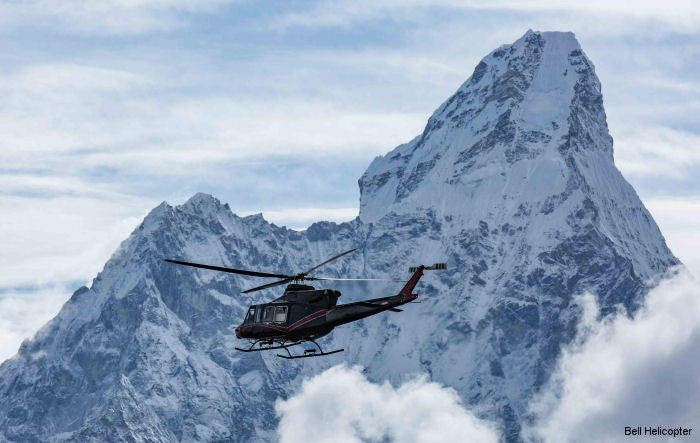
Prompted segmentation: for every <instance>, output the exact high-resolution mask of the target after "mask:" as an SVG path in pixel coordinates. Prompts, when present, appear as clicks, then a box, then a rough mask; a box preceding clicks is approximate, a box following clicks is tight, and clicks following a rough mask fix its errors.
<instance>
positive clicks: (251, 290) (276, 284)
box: [241, 278, 292, 294]
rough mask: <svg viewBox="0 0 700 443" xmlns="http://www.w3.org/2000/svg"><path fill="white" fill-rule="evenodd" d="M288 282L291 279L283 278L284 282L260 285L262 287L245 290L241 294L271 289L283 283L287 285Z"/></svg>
mask: <svg viewBox="0 0 700 443" xmlns="http://www.w3.org/2000/svg"><path fill="white" fill-rule="evenodd" d="M290 281H292V279H291V278H285V279H284V280H280V281H274V282H272V283H268V284H266V285H262V286H256V287H254V288H252V289H246V290H245V291H241V294H247V293H249V292H254V291H259V290H261V289H267V288H272V287H274V286H279V285H283V284H285V283H289V282H290Z"/></svg>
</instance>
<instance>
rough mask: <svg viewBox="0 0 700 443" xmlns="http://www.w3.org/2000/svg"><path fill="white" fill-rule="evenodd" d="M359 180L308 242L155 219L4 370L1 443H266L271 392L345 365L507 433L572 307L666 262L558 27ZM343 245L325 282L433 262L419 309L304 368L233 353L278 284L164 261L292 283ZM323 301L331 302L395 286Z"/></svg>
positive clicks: (249, 228)
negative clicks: (436, 394) (342, 208)
mask: <svg viewBox="0 0 700 443" xmlns="http://www.w3.org/2000/svg"><path fill="white" fill-rule="evenodd" d="M358 183H359V187H360V214H359V217H358V218H356V219H355V220H352V221H349V222H347V223H330V222H318V223H314V224H313V225H311V226H309V227H308V229H306V230H305V231H295V230H291V229H287V228H285V227H279V226H276V225H274V224H272V223H269V222H267V221H266V220H265V219H264V218H263V217H262V215H260V214H258V215H252V216H248V217H239V216H237V215H235V214H233V213H232V211H231V209H230V208H229V206H228V205H227V204H223V203H221V202H220V201H219V200H217V199H216V198H214V197H212V196H210V195H206V194H201V193H200V194H196V195H194V196H193V197H192V198H190V199H189V200H188V201H187V202H186V203H184V204H182V205H179V206H171V205H169V204H167V203H165V202H163V203H162V204H160V205H159V206H158V207H156V208H154V209H153V210H152V211H151V212H150V213H149V214H148V215H147V216H146V217H145V219H144V220H143V222H142V223H141V224H140V225H139V226H138V227H137V228H136V229H135V230H134V232H133V233H132V234H131V235H130V236H129V238H128V239H126V240H125V241H124V242H123V243H122V244H121V246H120V247H119V249H118V250H117V251H116V252H115V253H114V254H113V256H112V257H111V258H110V260H109V261H108V262H107V263H106V264H105V266H104V269H103V270H102V271H101V272H100V273H99V274H98V275H97V277H96V278H95V279H94V280H93V282H92V285H91V286H90V287H89V288H87V287H83V288H80V289H78V290H77V291H76V292H75V293H74V294H73V295H72V297H71V298H70V300H68V301H67V302H66V304H65V305H64V306H63V308H62V309H61V311H60V312H59V314H58V315H57V316H56V317H55V318H54V319H52V320H51V321H50V322H49V323H47V324H46V325H45V326H44V327H43V328H42V329H41V330H39V331H38V332H37V333H36V335H35V336H34V337H33V338H31V339H28V340H26V341H25V342H23V343H22V345H21V347H20V349H19V351H18V353H17V354H16V355H15V356H14V357H12V358H10V359H9V360H7V361H5V362H4V363H3V364H2V365H0V441H18V442H19V441H21V442H39V441H42V442H43V441H54V442H85V441H132V442H166V441H167V442H169V441H240V442H243V441H271V440H276V439H277V436H276V431H275V430H276V426H277V417H276V416H275V412H274V401H275V399H277V398H280V397H282V398H284V397H287V396H289V395H291V394H292V393H293V392H295V389H297V388H298V386H299V385H300V382H301V380H303V379H304V378H305V377H309V376H311V375H314V374H317V373H319V372H321V371H323V370H324V369H327V368H329V367H331V366H333V365H336V364H338V363H341V362H347V363H348V364H358V365H361V366H363V367H364V368H365V370H364V373H365V375H366V376H367V377H368V378H369V379H370V380H373V381H384V380H388V381H390V382H391V383H395V384H398V383H400V382H401V381H403V380H405V379H407V378H409V377H412V376H413V375H415V374H428V375H429V377H430V379H431V380H434V381H438V382H440V383H442V384H445V385H447V386H450V387H452V388H454V389H455V390H456V391H457V392H458V393H459V395H460V396H461V398H462V401H463V402H464V403H465V404H466V405H467V406H468V407H469V408H470V409H471V410H472V411H474V412H475V413H476V414H477V415H479V416H480V417H483V418H488V419H491V420H495V421H497V422H498V423H499V424H500V426H501V431H502V433H503V440H504V441H508V442H511V441H512V442H515V441H521V439H522V436H521V426H522V424H523V423H524V422H525V421H526V420H527V419H528V417H527V405H528V402H529V400H530V399H531V398H532V397H533V395H534V394H535V393H537V392H538V390H539V389H540V388H541V387H542V386H543V385H544V383H545V382H546V381H547V380H548V378H549V376H550V375H551V373H552V371H553V369H554V366H555V364H556V361H557V358H558V356H559V354H560V351H561V349H562V347H563V346H565V345H566V344H568V343H570V342H571V341H572V340H573V339H574V337H575V335H576V326H577V324H578V321H579V319H580V317H581V314H582V309H581V307H580V306H578V304H577V302H576V300H577V299H576V297H575V296H576V295H578V294H581V293H583V292H591V293H593V294H595V296H596V299H597V302H598V304H599V306H600V307H601V315H609V314H610V313H613V312H616V311H617V310H619V309H624V310H627V312H629V313H632V312H634V311H635V310H636V309H638V308H639V307H640V306H641V304H642V303H643V301H644V297H645V294H646V293H647V292H648V291H649V289H650V285H651V284H653V281H654V279H655V278H657V277H658V276H660V275H662V274H663V273H664V272H666V271H667V270H669V269H670V268H672V267H673V266H675V265H677V264H679V261H678V259H677V258H675V257H674V255H673V254H672V253H671V251H670V250H669V249H668V247H667V246H666V243H665V241H664V238H663V236H662V234H661V232H660V231H659V229H658V227H657V226H656V224H655V222H654V220H653V219H652V217H651V215H650V214H649V212H648V211H647V210H646V208H645V207H644V205H643V204H642V202H641V201H640V199H639V197H638V196H637V194H636V193H635V191H634V189H633V188H632V187H631V186H630V185H629V184H628V183H627V181H625V179H624V178H623V177H622V175H621V174H620V172H619V171H618V170H617V168H616V167H615V164H614V159H613V140H612V138H611V136H610V134H609V132H608V127H607V123H606V116H605V111H604V107H603V98H602V94H601V85H600V81H599V79H598V78H597V76H596V74H595V69H594V66H593V64H592V62H591V61H590V60H589V59H588V58H587V57H586V55H585V54H584V52H583V51H582V49H581V47H580V45H579V43H578V41H577V40H576V38H575V36H574V35H573V34H572V33H568V32H533V31H528V32H527V33H526V34H525V35H523V36H522V37H521V38H520V39H518V40H517V41H515V42H514V43H513V44H509V45H503V46H501V47H499V48H497V49H496V50H494V51H493V52H491V53H490V54H488V55H487V56H486V57H484V58H483V59H482V60H481V62H480V63H479V64H478V65H477V66H476V68H475V70H474V72H473V74H472V75H471V76H470V77H469V78H468V79H467V80H466V81H465V82H464V84H462V85H461V86H460V87H459V89H457V91H456V92H455V93H454V94H453V95H452V96H451V97H450V98H448V99H447V100H446V101H445V102H444V103H443V104H442V105H440V106H439V107H438V109H437V110H436V111H435V112H434V113H433V115H432V116H431V117H430V118H429V120H428V122H427V124H426V126H425V129H424V131H423V132H422V133H421V134H420V135H419V136H417V137H416V138H414V139H413V140H411V141H410V142H408V143H406V144H403V145H400V146H398V147H396V148H395V149H394V150H392V151H390V152H389V153H387V154H386V155H384V156H381V157H377V158H376V159H374V161H372V163H371V164H370V165H369V167H368V169H367V171H366V172H365V173H364V175H363V176H362V177H361V178H360V179H359V182H358ZM351 248H358V251H357V252H355V253H353V254H350V255H348V256H346V257H343V259H341V260H338V261H336V262H333V263H331V264H329V265H327V266H326V267H324V268H323V269H322V270H323V275H326V276H350V277H360V276H366V277H378V278H379V277H392V278H394V277H401V276H406V275H407V270H408V267H409V266H413V265H417V264H421V263H423V264H431V263H434V262H442V261H445V262H447V267H448V269H447V271H441V272H435V273H430V274H428V275H426V276H424V277H423V280H422V281H421V283H420V284H419V286H418V288H417V292H418V293H419V294H420V295H421V297H420V299H419V300H421V301H422V303H421V304H416V305H408V306H407V307H406V309H405V311H404V312H401V313H385V314H381V315H378V316H375V317H371V318H368V319H365V320H363V321H360V322H357V323H354V324H350V325H346V326H343V327H340V328H338V329H336V330H335V331H334V332H333V333H332V334H331V335H329V336H328V337H326V338H324V339H322V342H321V343H322V345H324V346H326V347H328V348H329V349H335V348H340V347H342V348H345V349H346V351H345V352H344V353H341V354H336V355H333V356H328V357H324V358H318V359H310V360H311V361H309V360H302V361H293V362H289V361H285V360H281V359H278V358H277V357H275V356H274V354H273V353H270V354H265V353H257V354H252V355H251V354H243V353H239V352H237V351H235V350H234V349H233V348H234V346H236V345H237V344H240V342H238V341H237V340H236V339H235V335H234V332H233V328H234V327H235V326H236V325H237V324H238V323H239V322H240V321H241V320H242V318H243V316H244V314H245V311H246V309H247V306H248V305H249V304H252V303H258V302H262V301H265V300H270V299H272V298H274V297H275V296H276V295H277V294H278V292H279V291H276V290H275V289H269V290H265V291H260V292H257V293H251V294H239V291H240V290H241V289H242V288H248V287H251V286H254V285H256V284H259V280H255V279H253V278H249V277H232V276H230V275H221V274H219V273H215V272H212V271H206V270H199V269H188V268H182V267H178V266H174V265H171V264H168V263H165V262H164V261H163V259H164V258H175V259H183V260H188V261H194V262H200V263H210V264H215V265H221V266H229V267H237V268H246V269H257V270H262V271H267V272H282V273H294V272H299V271H300V270H303V269H307V268H310V267H311V266H314V265H315V264H317V263H320V262H322V261H324V260H326V259H327V258H328V257H330V256H332V255H335V254H336V253H338V252H341V251H344V250H348V249H351ZM319 273H321V272H320V271H319ZM333 287H335V288H337V289H339V290H341V291H342V293H343V296H342V298H341V301H342V302H348V301H353V300H358V299H361V298H367V297H368V296H382V295H389V294H391V293H393V292H396V291H397V290H398V287H397V286H396V284H393V285H392V284H390V283H381V284H369V283H345V282H340V283H339V284H338V285H333ZM277 289H279V288H277Z"/></svg>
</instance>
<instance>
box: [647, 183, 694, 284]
mask: <svg viewBox="0 0 700 443" xmlns="http://www.w3.org/2000/svg"><path fill="white" fill-rule="evenodd" d="M644 205H645V206H646V207H647V209H649V212H651V214H652V216H653V217H654V220H655V221H656V223H657V224H658V225H659V228H660V229H661V232H662V233H663V235H664V238H665V239H666V243H667V244H668V247H669V248H670V249H671V251H673V253H674V254H675V255H676V257H678V258H679V259H680V260H681V261H682V262H683V264H685V265H686V266H687V267H688V270H690V272H691V273H692V274H693V275H695V276H697V277H700V230H698V226H700V197H693V198H678V197H676V198H650V199H644Z"/></svg>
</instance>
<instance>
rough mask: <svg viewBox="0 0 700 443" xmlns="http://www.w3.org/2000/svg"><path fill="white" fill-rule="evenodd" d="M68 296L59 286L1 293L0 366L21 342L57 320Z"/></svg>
mask: <svg viewBox="0 0 700 443" xmlns="http://www.w3.org/2000/svg"><path fill="white" fill-rule="evenodd" d="M74 289H77V288H74ZM69 296H70V290H69V289H68V288H67V287H65V286H64V285H58V284H56V285H49V286H44V287H41V288H36V289H34V290H32V291H16V290H15V291H7V292H3V293H0V313H2V315H0V363H2V362H3V361H5V359H7V358H10V357H12V356H13V355H14V354H15V353H16V352H17V350H18V349H19V345H20V343H22V341H23V340H24V339H26V338H29V337H31V336H32V335H33V334H34V333H35V332H36V331H38V330H39V328H41V327H42V326H43V325H44V324H45V323H46V322H48V321H49V320H51V319H52V318H53V317H54V316H56V314H58V311H59V310H60V309H61V306H63V303H65V302H66V300H68V297H69Z"/></svg>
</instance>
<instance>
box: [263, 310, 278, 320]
mask: <svg viewBox="0 0 700 443" xmlns="http://www.w3.org/2000/svg"><path fill="white" fill-rule="evenodd" d="M263 321H264V322H265V323H272V322H273V321H275V307H274V306H268V307H266V308H265V316H264V317H263Z"/></svg>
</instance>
